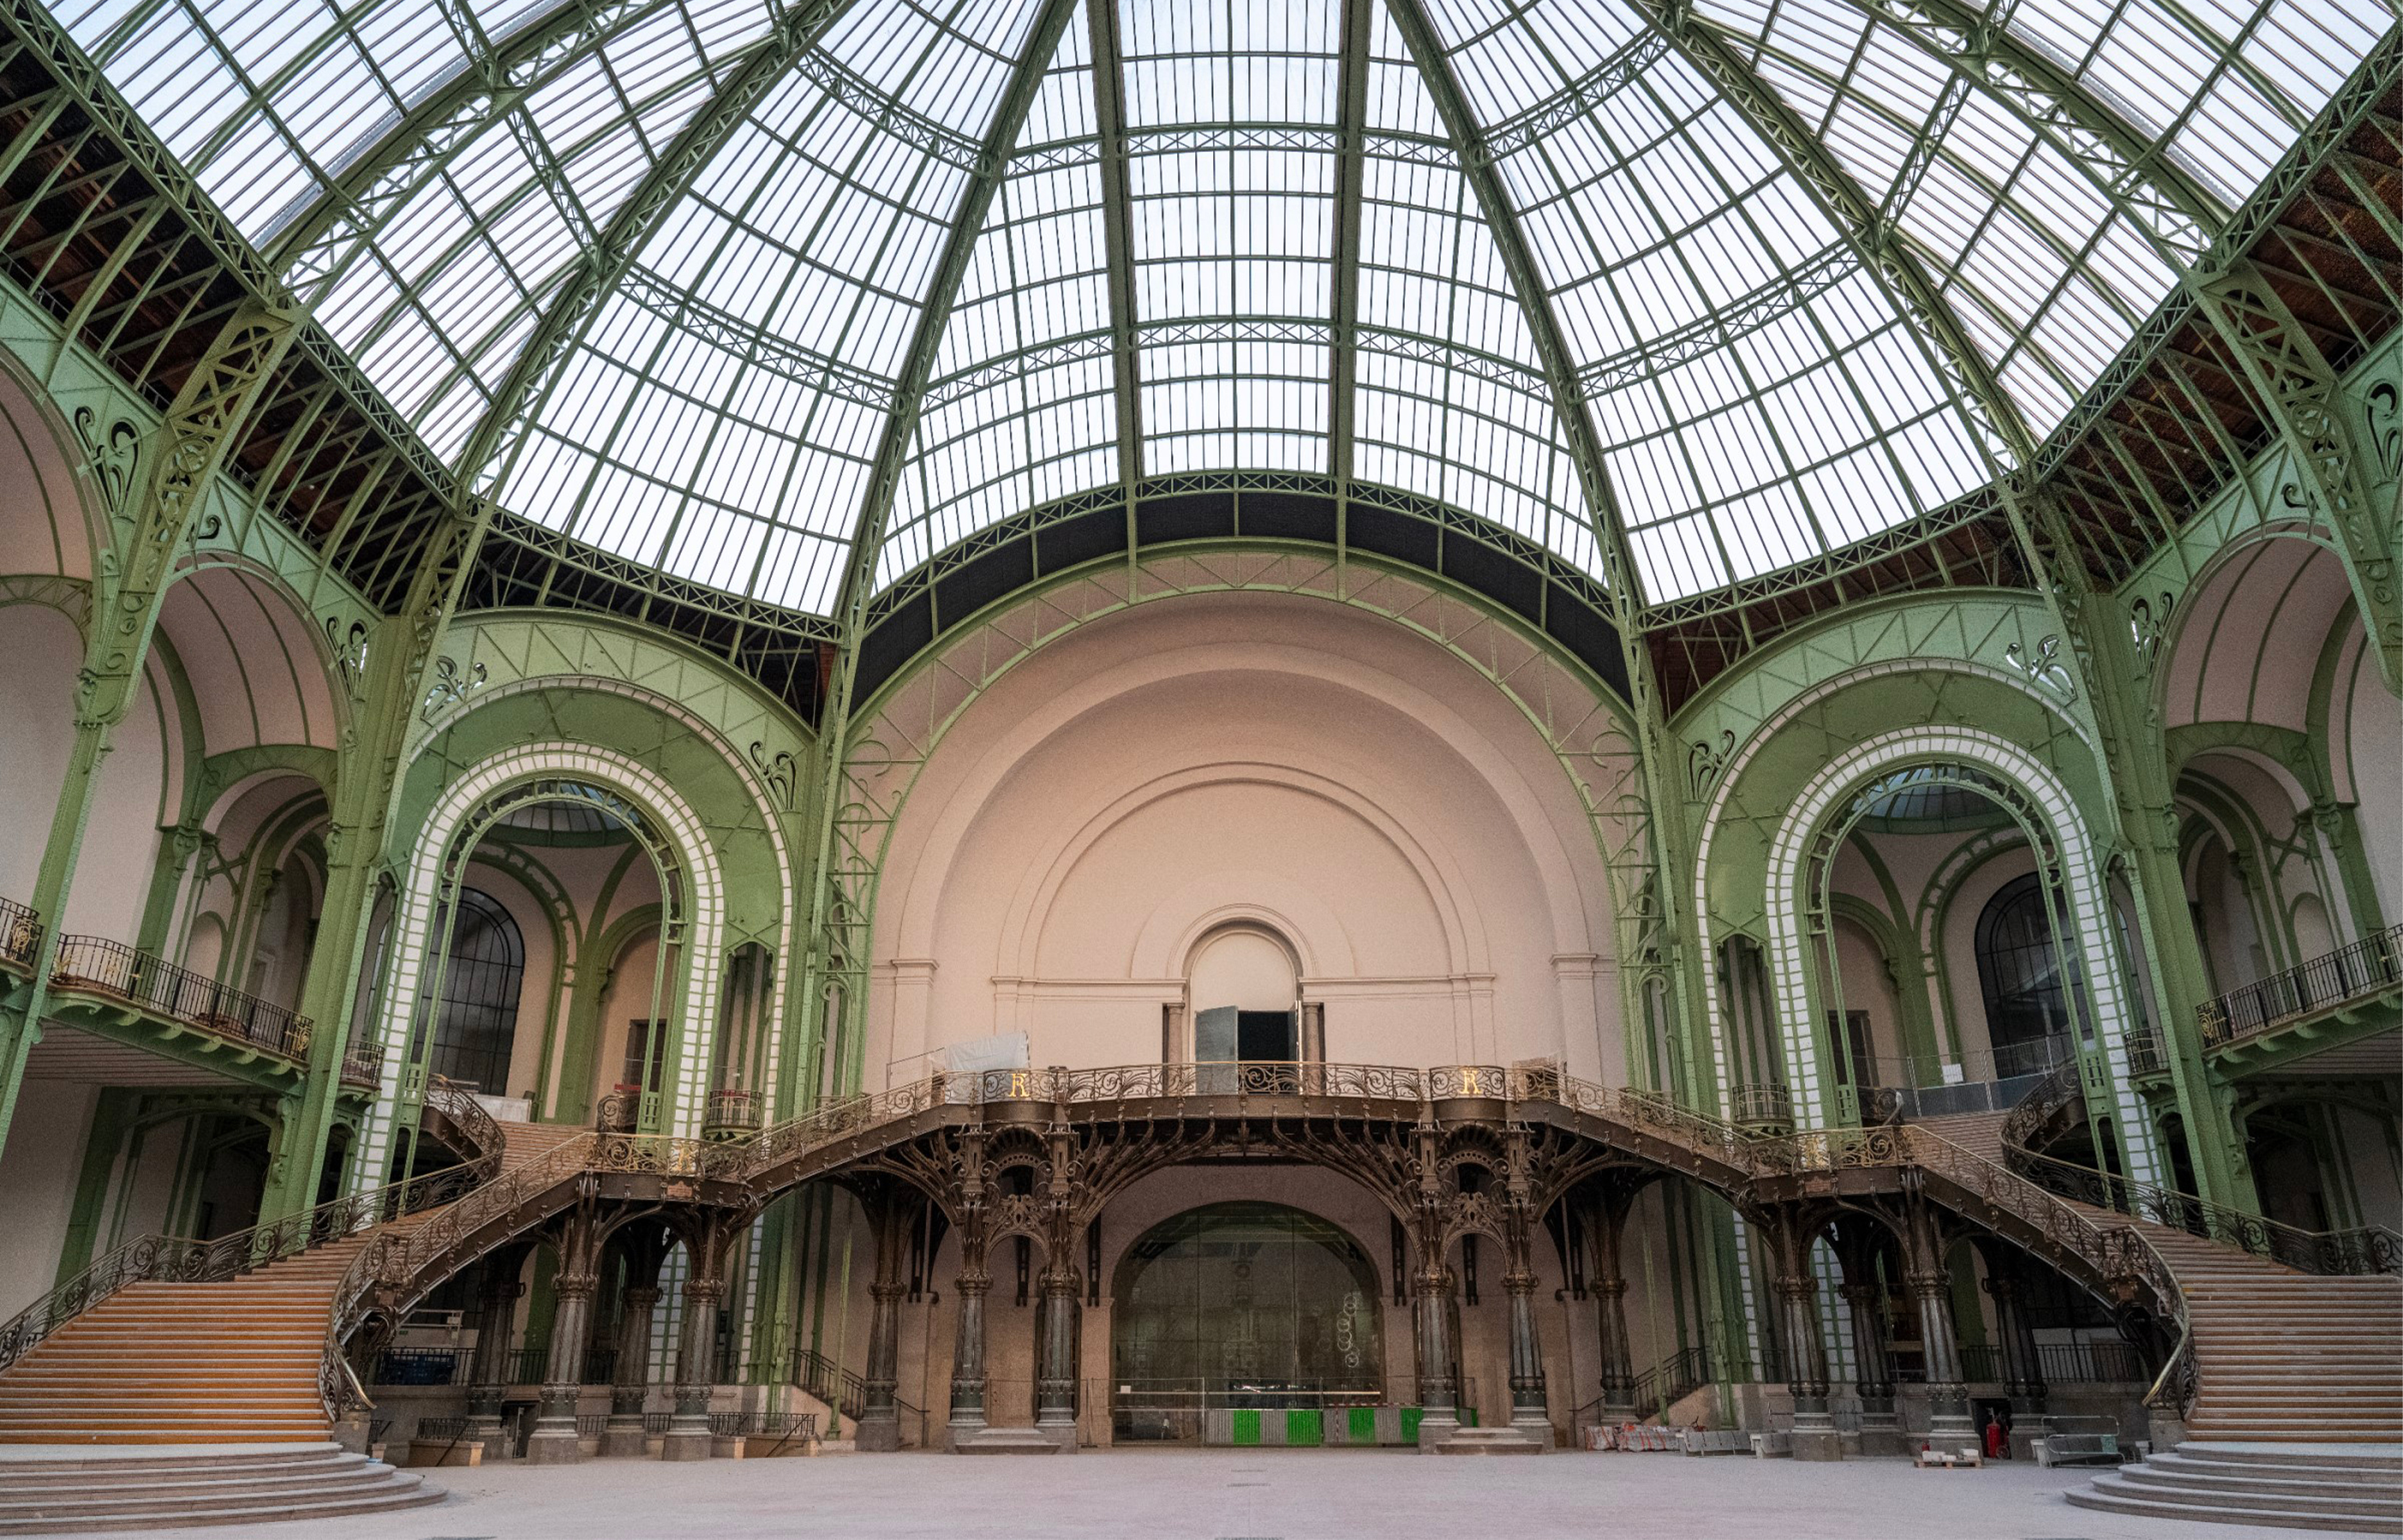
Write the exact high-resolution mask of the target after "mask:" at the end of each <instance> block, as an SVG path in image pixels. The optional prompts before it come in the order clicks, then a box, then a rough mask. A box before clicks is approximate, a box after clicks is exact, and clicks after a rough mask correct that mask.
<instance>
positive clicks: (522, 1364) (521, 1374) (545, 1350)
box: [501, 1337, 550, 1385]
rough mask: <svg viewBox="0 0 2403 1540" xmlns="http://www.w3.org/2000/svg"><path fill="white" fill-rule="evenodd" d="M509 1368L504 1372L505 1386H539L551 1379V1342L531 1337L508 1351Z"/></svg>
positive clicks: (502, 1379)
mask: <svg viewBox="0 0 2403 1540" xmlns="http://www.w3.org/2000/svg"><path fill="white" fill-rule="evenodd" d="M549 1378H550V1342H549V1339H547V1338H540V1337H530V1338H528V1339H526V1340H524V1341H522V1342H521V1343H519V1344H518V1345H517V1346H516V1347H514V1348H511V1349H510V1350H509V1351H508V1354H507V1368H506V1369H505V1370H503V1372H502V1375H501V1382H502V1383H503V1384H505V1385H539V1384H541V1383H542V1382H543V1381H545V1380H549Z"/></svg>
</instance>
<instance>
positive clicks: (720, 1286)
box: [684, 1278, 726, 1305]
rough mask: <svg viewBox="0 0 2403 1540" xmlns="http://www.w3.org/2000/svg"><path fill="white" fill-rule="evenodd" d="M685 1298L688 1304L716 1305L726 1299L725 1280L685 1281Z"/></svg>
mask: <svg viewBox="0 0 2403 1540" xmlns="http://www.w3.org/2000/svg"><path fill="white" fill-rule="evenodd" d="M684 1297H685V1299H686V1301H687V1302H688V1303H689V1304H695V1305H715V1304H718V1303H719V1302H721V1301H722V1300H724V1299H725V1297H726V1280H725V1279H723V1278H688V1279H686V1280H685V1281H684Z"/></svg>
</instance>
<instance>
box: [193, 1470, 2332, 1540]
mask: <svg viewBox="0 0 2403 1540" xmlns="http://www.w3.org/2000/svg"><path fill="white" fill-rule="evenodd" d="M426 1474H427V1476H428V1477H429V1478H432V1479H434V1480H436V1481H438V1482H439V1483H441V1484H443V1485H444V1486H446V1487H448V1488H449V1489H450V1491H451V1496H450V1498H449V1499H448V1501H446V1502H444V1503H442V1504H441V1505H438V1506H433V1507H424V1508H416V1509H412V1510H410V1511H407V1512H402V1513H395V1514H389V1515H382V1516H377V1517H371V1518H360V1519H325V1520H317V1521H311V1522H304V1523H284V1524H272V1525H261V1526H257V1527H256V1528H250V1529H243V1530H239V1531H236V1530H228V1529H217V1530H205V1529H193V1530H174V1531H167V1532H160V1531H151V1532H148V1533H151V1534H154V1535H156V1534H159V1533H168V1534H174V1535H187V1536H191V1537H193V1540H206V1537H208V1536H211V1535H218V1534H223V1535H231V1534H235V1533H240V1534H243V1536H245V1537H247V1536H250V1535H257V1536H259V1537H261V1540H617V1537H619V1536H623V1537H627V1540H682V1537H684V1536H693V1537H695V1540H754V1537H768V1536H776V1537H780V1540H781V1537H785V1536H791V1537H795V1540H802V1537H806V1540H919V1537H924V1540H1410V1537H1413V1536H1437V1537H1442V1540H1483V1537H1485V1536H1494V1537H1497V1540H1550V1537H1553V1536H1560V1537H1569V1536H1575V1537H1577V1540H1604V1537H1614V1536H1640V1537H1641V1540H1888V1537H1895V1540H1902V1537H1910V1540H1920V1537H1925V1540H2294V1537H2295V1535H2296V1534H2297V1533H2298V1532H2296V1531H2293V1530H2272V1529H2257V1528H2253V1527H2251V1526H2238V1525H2231V1524H2179V1523H2165V1522H2160V1521H2157V1520H2151V1519H2132V1518H2120V1517H2118V1516H2115V1515H2111V1514H2104V1513H2094V1512H2088V1511H2085V1510H2082V1509H2078V1508H2073V1507H2071V1506H2069V1505H2068V1504H2066V1503H2065V1502H2063V1500H2062V1497H2061V1493H2062V1491H2063V1490H2065V1489H2067V1488H2069V1487H2071V1486H2074V1485H2077V1484H2079V1483H2082V1482H2084V1481H2085V1480H2086V1479H2087V1478H2088V1476H2089V1475H2090V1473H2088V1472H2081V1471H2076V1470H2052V1471H2047V1470H2039V1469H2037V1468H2036V1467H2035V1465H2033V1464H2015V1465H2002V1466H1995V1467H1990V1468H1988V1469H1985V1470H1980V1471H1921V1470H1914V1469H1912V1468H1911V1467H1910V1465H1908V1464H1904V1463H1902V1462H1899V1461H1883V1460H1879V1461H1852V1462H1847V1463H1845V1464H1828V1465H1820V1464H1795V1463H1793V1462H1792V1461H1787V1460H1754V1459H1750V1458H1744V1457H1719V1458H1709V1459H1695V1458H1689V1457H1688V1456H1684V1455H1670V1454H1583V1453H1562V1454H1554V1455H1548V1456H1542V1457H1538V1458H1535V1459H1445V1458H1429V1457H1424V1456H1421V1455H1418V1454H1415V1453H1411V1452H1409V1451H1401V1450H1115V1451H1095V1452H1088V1453H1085V1454H1079V1455H1075V1456H1070V1457H1066V1458H1048V1459H965V1460H964V1459H956V1458H951V1457H948V1456H941V1455H929V1454H898V1455H849V1456H831V1457H826V1458H822V1459H813V1460H756V1461H739V1462H738V1461H722V1460H720V1461H710V1462H707V1463H696V1464H661V1463H660V1462H657V1461H632V1460H627V1461H618V1460H607V1461H590V1462H587V1463H585V1464H580V1465H571V1466H552V1467H549V1468H533V1467H525V1466H501V1467H495V1468H493V1469H491V1470H482V1469H478V1470H443V1471H429V1472H427V1473H426Z"/></svg>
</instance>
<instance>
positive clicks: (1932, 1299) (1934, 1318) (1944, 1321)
mask: <svg viewBox="0 0 2403 1540" xmlns="http://www.w3.org/2000/svg"><path fill="white" fill-rule="evenodd" d="M1904 1283H1905V1285H1906V1286H1907V1287H1909V1288H1910V1297H1911V1298H1912V1299H1914V1300H1916V1301H1917V1302H1918V1305H1919V1339H1920V1347H1921V1351H1923V1352H1924V1353H1925V1354H1926V1363H1927V1420H1928V1432H1929V1433H1930V1435H1931V1436H1934V1437H1937V1438H1940V1439H1943V1440H1944V1441H1945V1442H1946V1443H1947V1445H1948V1446H1949V1445H1950V1444H1951V1443H1952V1442H1953V1441H1955V1440H1973V1439H1974V1438H1975V1437H1976V1436H1977V1431H1978V1430H1977V1428H1976V1426H1975V1425H1974V1424H1973V1423H1972V1422H1970V1420H1969V1387H1968V1385H1967V1383H1966V1382H1965V1381H1964V1380H1962V1378H1961V1339H1960V1336H1959V1333H1958V1330H1957V1328H1956V1327H1955V1325H1954V1323H1953V1319H1952V1274H1951V1273H1948V1272H1945V1271H1943V1270H1941V1269H1925V1270H1922V1271H1917V1272H1913V1273H1912V1274H1911V1275H1910V1277H1909V1278H1907V1279H1905V1280H1904Z"/></svg>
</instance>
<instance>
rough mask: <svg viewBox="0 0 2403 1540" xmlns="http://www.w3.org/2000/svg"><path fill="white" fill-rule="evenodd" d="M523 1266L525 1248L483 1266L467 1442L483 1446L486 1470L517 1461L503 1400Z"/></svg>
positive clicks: (522, 1290)
mask: <svg viewBox="0 0 2403 1540" xmlns="http://www.w3.org/2000/svg"><path fill="white" fill-rule="evenodd" d="M524 1265H525V1252H524V1251H523V1249H522V1248H519V1247H511V1248H509V1249H507V1250H506V1251H503V1252H500V1253H497V1254H496V1255H494V1256H492V1257H491V1258H489V1259H488V1260H486V1262H485V1263H484V1279H483V1287H482V1288H481V1289H480V1290H479V1293H478V1299H477V1317H476V1319H477V1326H476V1352H475V1354H474V1356H473V1357H472V1358H471V1359H470V1360H469V1361H468V1362H469V1367H468V1376H467V1384H468V1390H467V1436H468V1437H469V1438H470V1439H479V1440H481V1441H482V1443H483V1446H484V1461H485V1463H486V1464H492V1463H493V1462H494V1461H499V1460H509V1459H514V1458H515V1457H516V1455H517V1450H516V1448H515V1447H514V1445H513V1444H512V1442H511V1440H510V1439H508V1438H507V1436H505V1435H504V1434H503V1432H502V1429H501V1399H502V1397H503V1396H505V1395H507V1394H508V1373H509V1329H510V1327H511V1326H512V1325H515V1324H516V1321H515V1318H516V1315H517V1302H518V1299H519V1297H521V1295H523V1294H524V1293H525V1284H524V1283H521V1281H520V1280H519V1278H518V1269H521V1268H522V1267H523V1266H524Z"/></svg>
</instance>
